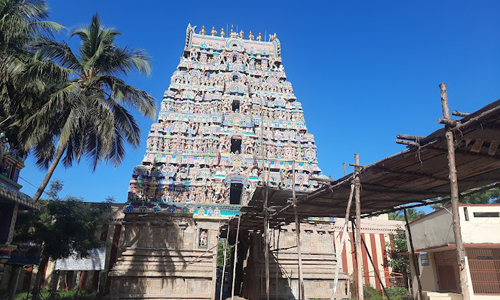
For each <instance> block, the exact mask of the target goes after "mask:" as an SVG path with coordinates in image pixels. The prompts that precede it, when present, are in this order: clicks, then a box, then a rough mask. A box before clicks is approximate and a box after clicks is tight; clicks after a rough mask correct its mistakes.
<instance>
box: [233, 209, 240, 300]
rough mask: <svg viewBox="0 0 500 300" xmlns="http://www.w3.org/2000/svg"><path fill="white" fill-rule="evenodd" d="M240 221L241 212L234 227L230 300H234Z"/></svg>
mask: <svg viewBox="0 0 500 300" xmlns="http://www.w3.org/2000/svg"><path fill="white" fill-rule="evenodd" d="M240 221H241V211H240V213H239V214H238V226H237V227H236V242H235V244H234V262H233V283H232V287H231V299H232V300H234V282H235V279H236V265H237V264H238V243H239V237H240Z"/></svg>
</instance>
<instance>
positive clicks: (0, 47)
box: [0, 0, 156, 201]
mask: <svg viewBox="0 0 500 300" xmlns="http://www.w3.org/2000/svg"><path fill="white" fill-rule="evenodd" d="M47 11H48V9H47V5H46V2H45V1H44V0H0V132H4V133H5V134H6V136H7V138H8V139H9V142H10V143H11V146H12V147H13V148H15V149H17V150H18V151H19V152H20V154H21V155H25V154H27V153H31V154H32V155H33V156H34V157H35V159H36V163H37V165H38V166H39V167H40V168H43V169H47V176H46V177H45V178H44V180H43V181H42V184H41V185H40V188H39V189H38V191H37V192H36V193H35V195H34V196H33V199H34V200H35V201H36V200H38V199H39V198H40V196H41V194H42V193H43V191H44V190H45V187H46V186H47V184H48V183H49V181H50V178H51V176H52V174H53V172H54V170H55V168H56V166H57V165H58V164H59V162H60V160H61V159H62V160H63V164H64V165H65V166H66V167H70V166H71V165H72V164H73V163H74V162H80V159H81V158H82V157H86V158H87V159H88V160H89V161H90V163H91V165H92V168H93V170H95V169H96V167H97V166H98V165H99V164H100V163H102V162H111V163H113V164H114V165H115V166H117V165H118V164H120V163H121V162H122V160H123V159H124V156H125V150H124V145H125V144H126V143H127V144H129V145H131V146H133V147H137V146H138V145H139V144H140V128H139V126H138V124H137V122H136V119H135V118H134V116H133V115H132V114H131V113H130V112H129V111H128V109H132V110H136V111H138V112H139V113H141V114H142V115H144V116H148V117H150V118H154V117H155V114H156V103H155V99H154V98H153V97H152V96H150V95H149V94H148V93H147V92H145V91H142V90H140V89H138V88H136V87H134V86H132V85H129V84H127V83H126V82H125V80H124V79H123V78H125V77H126V76H128V75H130V74H131V73H132V72H134V71H138V72H139V73H141V74H144V75H149V73H150V71H151V66H150V62H149V57H148V55H147V54H146V52H145V51H143V50H141V49H135V48H132V47H129V46H125V47H120V46H118V45H117V43H116V41H115V40H116V37H117V36H119V35H120V34H121V33H120V32H118V31H117V30H115V29H113V28H106V27H104V26H103V25H102V23H101V20H100V18H99V16H98V15H97V14H95V15H94V16H93V17H92V20H91V22H90V24H89V25H88V26H84V27H81V28H77V29H75V30H73V31H72V32H71V37H77V38H79V39H80V47H78V49H76V50H74V49H72V48H71V47H69V46H68V44H66V43H65V42H57V41H56V40H54V35H53V34H54V33H55V31H58V30H59V29H60V28H61V27H62V26H61V25H60V24H57V23H54V22H49V21H47V20H46V19H47V18H48V13H47Z"/></svg>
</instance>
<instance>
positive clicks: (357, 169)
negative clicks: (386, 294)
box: [353, 153, 365, 300]
mask: <svg viewBox="0 0 500 300" xmlns="http://www.w3.org/2000/svg"><path fill="white" fill-rule="evenodd" d="M354 163H355V164H356V166H357V167H355V168H354V191H355V192H354V198H355V200H356V260H357V270H358V274H357V275H358V276H357V280H356V282H357V284H358V300H364V299H365V297H364V293H363V286H364V284H363V263H362V262H360V261H359V260H360V259H361V257H362V253H361V182H360V180H359V173H360V171H361V168H360V167H359V154H357V153H356V154H354ZM353 234H354V232H353Z"/></svg>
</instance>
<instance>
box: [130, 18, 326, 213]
mask: <svg viewBox="0 0 500 300" xmlns="http://www.w3.org/2000/svg"><path fill="white" fill-rule="evenodd" d="M194 29H195V28H193V27H191V26H188V28H187V31H186V44H185V48H184V53H183V56H182V57H181V60H180V63H179V65H178V67H177V70H176V71H175V72H174V74H173V76H172V78H171V80H170V86H169V88H168V90H167V91H165V94H164V96H163V101H162V103H161V109H160V113H159V116H158V122H157V123H154V124H153V125H152V126H151V130H150V132H149V136H148V140H147V148H146V156H145V158H144V159H143V161H142V164H141V165H139V166H137V167H136V168H135V169H134V172H133V175H132V180H131V181H130V190H129V199H128V200H129V202H132V203H135V204H136V205H135V207H134V208H133V207H132V206H130V207H129V210H130V211H132V209H142V210H153V209H155V210H158V211H160V210H167V211H169V212H174V210H175V211H178V212H182V211H184V212H188V211H189V212H190V213H194V214H195V216H204V217H228V216H231V215H234V214H235V212H237V211H238V208H239V205H245V204H246V203H247V202H248V201H249V199H251V197H252V195H253V192H254V190H255V187H256V186H257V185H259V184H262V182H263V180H266V181H267V180H268V181H269V186H271V187H276V188H282V189H292V179H291V172H292V162H294V161H295V163H296V166H295V169H296V177H295V184H296V186H295V188H296V189H297V190H301V191H308V190H311V189H314V188H316V187H317V186H316V185H317V183H316V182H315V181H314V180H311V177H312V176H313V175H317V174H319V173H320V171H321V170H320V169H319V168H318V166H317V158H316V145H315V144H314V136H313V135H312V134H311V133H308V131H307V127H306V125H305V121H304V114H303V111H302V106H301V104H300V102H298V101H297V99H296V97H295V95H294V94H293V88H292V84H291V83H290V82H289V81H288V80H287V77H286V74H285V68H284V66H283V64H282V60H281V45H280V41H279V40H278V38H276V36H275V35H274V36H271V37H270V40H269V41H262V35H261V34H259V35H258V36H257V39H254V35H253V34H252V32H250V33H249V35H248V39H246V40H245V39H244V35H243V31H241V32H240V33H236V32H233V31H232V30H231V32H230V34H229V37H225V33H224V31H223V30H221V32H220V36H216V31H215V29H212V31H211V35H206V34H205V28H204V27H203V28H202V29H201V31H200V33H199V34H196V33H194ZM141 202H142V203H144V206H143V207H142V208H139V207H140V206H141Z"/></svg>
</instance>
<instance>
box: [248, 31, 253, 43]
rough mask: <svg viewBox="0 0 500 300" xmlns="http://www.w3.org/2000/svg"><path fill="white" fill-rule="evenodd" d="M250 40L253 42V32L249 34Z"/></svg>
mask: <svg viewBox="0 0 500 300" xmlns="http://www.w3.org/2000/svg"><path fill="white" fill-rule="evenodd" d="M248 39H249V40H251V41H253V33H252V32H251V31H250V32H249V33H248Z"/></svg>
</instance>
